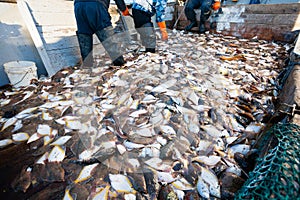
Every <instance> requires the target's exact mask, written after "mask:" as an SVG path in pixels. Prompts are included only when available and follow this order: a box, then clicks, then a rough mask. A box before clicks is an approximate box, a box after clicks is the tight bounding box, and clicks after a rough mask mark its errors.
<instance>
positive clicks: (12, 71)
mask: <svg viewBox="0 0 300 200" xmlns="http://www.w3.org/2000/svg"><path fill="white" fill-rule="evenodd" d="M3 66H4V71H5V72H6V74H7V76H8V78H9V81H10V83H11V84H12V85H13V86H14V87H21V86H27V85H30V81H31V79H37V72H36V71H37V68H36V66H35V63H34V62H30V61H12V62H7V63H4V64H3Z"/></svg>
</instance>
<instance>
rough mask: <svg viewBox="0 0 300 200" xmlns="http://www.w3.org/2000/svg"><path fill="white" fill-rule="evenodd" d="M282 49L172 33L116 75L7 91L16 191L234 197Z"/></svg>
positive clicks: (5, 125)
mask: <svg viewBox="0 0 300 200" xmlns="http://www.w3.org/2000/svg"><path fill="white" fill-rule="evenodd" d="M289 48H290V47H289V45H287V44H285V45H283V44H275V43H271V42H266V41H261V40H247V39H237V38H234V37H228V36H222V35H198V34H189V35H183V34H182V32H177V31H174V32H173V33H170V39H169V40H168V42H166V43H159V44H158V52H157V53H155V54H151V53H143V52H136V51H134V49H135V46H132V49H128V53H127V54H125V58H126V60H127V64H126V65H125V66H123V67H122V68H112V67H111V66H110V63H103V64H99V67H95V68H92V69H74V68H67V69H64V70H61V71H60V72H58V73H57V74H56V75H54V76H53V77H52V78H51V79H49V80H47V81H44V82H37V83H35V84H32V85H30V86H28V87H26V88H23V89H20V90H15V89H12V90H7V91H3V92H2V93H1V99H0V104H1V110H0V114H1V119H0V123H1V125H0V129H1V134H0V139H1V140H0V147H1V150H7V149H9V148H12V147H13V146H15V145H20V143H22V144H23V143H25V144H26V145H27V146H28V148H29V149H30V150H29V151H28V153H31V154H32V156H31V160H32V163H31V164H29V165H26V166H24V167H23V170H22V171H21V172H20V174H19V175H18V176H17V177H16V178H15V181H14V182H13V183H12V186H13V187H14V189H15V190H20V191H23V192H24V193H26V192H27V191H28V190H34V188H36V187H37V186H39V185H42V184H43V183H44V182H47V183H53V182H63V183H64V185H66V187H64V189H63V190H62V191H61V193H60V196H59V195H58V197H61V199H128V200H129V199H208V198H216V199H219V198H222V199H226V198H233V196H234V192H236V191H237V190H238V189H239V188H240V187H241V185H242V184H243V181H244V180H245V178H246V177H247V172H245V170H244V169H245V168H244V166H241V163H239V162H237V158H243V157H245V156H246V155H248V154H249V153H251V152H255V149H253V148H252V146H253V144H254V142H255V139H256V137H257V135H258V134H259V133H260V132H261V131H262V130H263V129H264V127H265V126H266V123H267V122H268V120H269V118H270V116H271V115H272V114H273V113H274V105H273V100H274V99H276V96H277V95H278V91H277V89H276V84H277V82H276V77H277V76H278V74H279V72H280V71H281V70H282V67H283V66H284V60H285V59H286V58H287V57H288V54H287V51H288V49H289ZM1 150H0V151H1ZM20 180H22V181H20ZM58 197H57V198H58ZM51 198H52V197H51ZM57 198H56V199H57Z"/></svg>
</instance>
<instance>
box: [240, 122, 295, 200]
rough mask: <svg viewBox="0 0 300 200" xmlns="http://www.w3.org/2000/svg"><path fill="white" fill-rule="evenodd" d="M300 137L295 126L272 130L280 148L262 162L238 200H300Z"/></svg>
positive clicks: (270, 132) (278, 126) (244, 186)
mask: <svg viewBox="0 0 300 200" xmlns="http://www.w3.org/2000/svg"><path fill="white" fill-rule="evenodd" d="M299 133H300V127H299V126H297V125H295V124H276V125H274V126H273V127H272V128H271V129H270V130H268V133H267V135H274V136H275V137H276V139H277V140H278V141H277V142H278V145H277V146H276V147H274V148H273V149H271V150H269V152H268V154H267V155H266V156H264V158H260V159H259V160H258V162H257V165H256V167H255V169H254V170H253V171H252V172H251V173H250V176H249V179H248V180H247V181H246V183H245V184H244V185H243V187H242V188H241V190H240V191H239V192H238V193H237V195H236V198H235V199H237V200H242V199H293V200H294V199H297V200H298V199H300V187H299V185H300V173H299V169H300V159H299V157H300V137H299Z"/></svg>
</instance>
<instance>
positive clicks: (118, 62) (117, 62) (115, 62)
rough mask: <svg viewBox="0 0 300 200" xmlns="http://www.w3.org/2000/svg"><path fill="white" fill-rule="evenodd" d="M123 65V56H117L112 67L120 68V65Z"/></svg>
mask: <svg viewBox="0 0 300 200" xmlns="http://www.w3.org/2000/svg"><path fill="white" fill-rule="evenodd" d="M124 63H125V61H124V58H123V56H119V57H118V58H116V59H115V60H114V61H113V65H115V66H122V65H124Z"/></svg>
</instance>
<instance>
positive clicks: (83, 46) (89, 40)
mask: <svg viewBox="0 0 300 200" xmlns="http://www.w3.org/2000/svg"><path fill="white" fill-rule="evenodd" d="M76 34H77V39H78V43H79V49H80V54H81V58H82V63H83V66H92V65H93V35H88V34H82V33H78V32H76Z"/></svg>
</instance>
